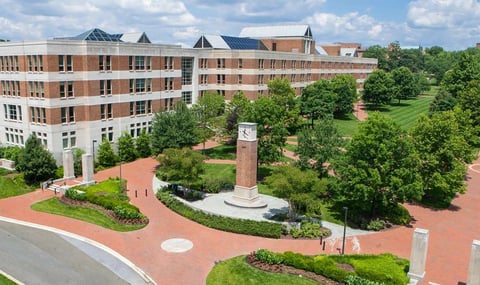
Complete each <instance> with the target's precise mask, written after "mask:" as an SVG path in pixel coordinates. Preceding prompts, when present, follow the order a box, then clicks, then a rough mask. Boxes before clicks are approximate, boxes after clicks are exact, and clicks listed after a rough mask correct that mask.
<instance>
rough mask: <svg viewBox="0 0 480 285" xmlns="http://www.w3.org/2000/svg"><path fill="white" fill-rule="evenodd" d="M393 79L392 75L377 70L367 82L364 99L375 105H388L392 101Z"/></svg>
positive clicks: (364, 88) (364, 87)
mask: <svg viewBox="0 0 480 285" xmlns="http://www.w3.org/2000/svg"><path fill="white" fill-rule="evenodd" d="M393 84H394V82H393V79H392V77H391V75H390V74H389V73H387V72H385V71H383V70H381V69H377V70H375V71H373V72H372V74H370V76H369V77H368V78H367V79H366V80H365V83H364V86H363V94H362V99H363V101H364V102H365V103H371V104H375V105H382V104H388V103H390V101H391V100H392V93H393V92H392V88H393Z"/></svg>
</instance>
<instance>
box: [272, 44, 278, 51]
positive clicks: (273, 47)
mask: <svg viewBox="0 0 480 285" xmlns="http://www.w3.org/2000/svg"><path fill="white" fill-rule="evenodd" d="M276 50H277V43H272V51H276Z"/></svg>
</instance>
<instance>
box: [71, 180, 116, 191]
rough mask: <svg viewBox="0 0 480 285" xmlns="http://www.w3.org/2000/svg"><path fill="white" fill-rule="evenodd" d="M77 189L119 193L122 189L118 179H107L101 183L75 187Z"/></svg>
mask: <svg viewBox="0 0 480 285" xmlns="http://www.w3.org/2000/svg"><path fill="white" fill-rule="evenodd" d="M75 188H76V189H81V190H83V191H86V192H88V193H92V194H93V193H100V192H103V193H110V194H118V191H119V189H120V185H119V180H118V179H113V178H112V179H107V180H105V181H102V182H101V183H97V184H93V185H90V186H88V187H75Z"/></svg>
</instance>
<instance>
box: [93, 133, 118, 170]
mask: <svg viewBox="0 0 480 285" xmlns="http://www.w3.org/2000/svg"><path fill="white" fill-rule="evenodd" d="M97 161H98V165H100V166H102V167H112V166H114V165H115V164H116V163H117V157H116V156H115V153H114V152H113V148H112V145H111V144H110V142H109V141H108V140H107V139H106V138H104V139H103V140H102V142H101V143H100V146H99V147H98V154H97Z"/></svg>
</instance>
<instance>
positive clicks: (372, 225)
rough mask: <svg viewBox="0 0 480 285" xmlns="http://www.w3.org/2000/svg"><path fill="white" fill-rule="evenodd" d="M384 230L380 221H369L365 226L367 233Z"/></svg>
mask: <svg viewBox="0 0 480 285" xmlns="http://www.w3.org/2000/svg"><path fill="white" fill-rule="evenodd" d="M384 228H385V221H383V220H380V219H375V220H371V221H370V222H369V223H368V225H367V230H369V231H379V230H383V229H384Z"/></svg>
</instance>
